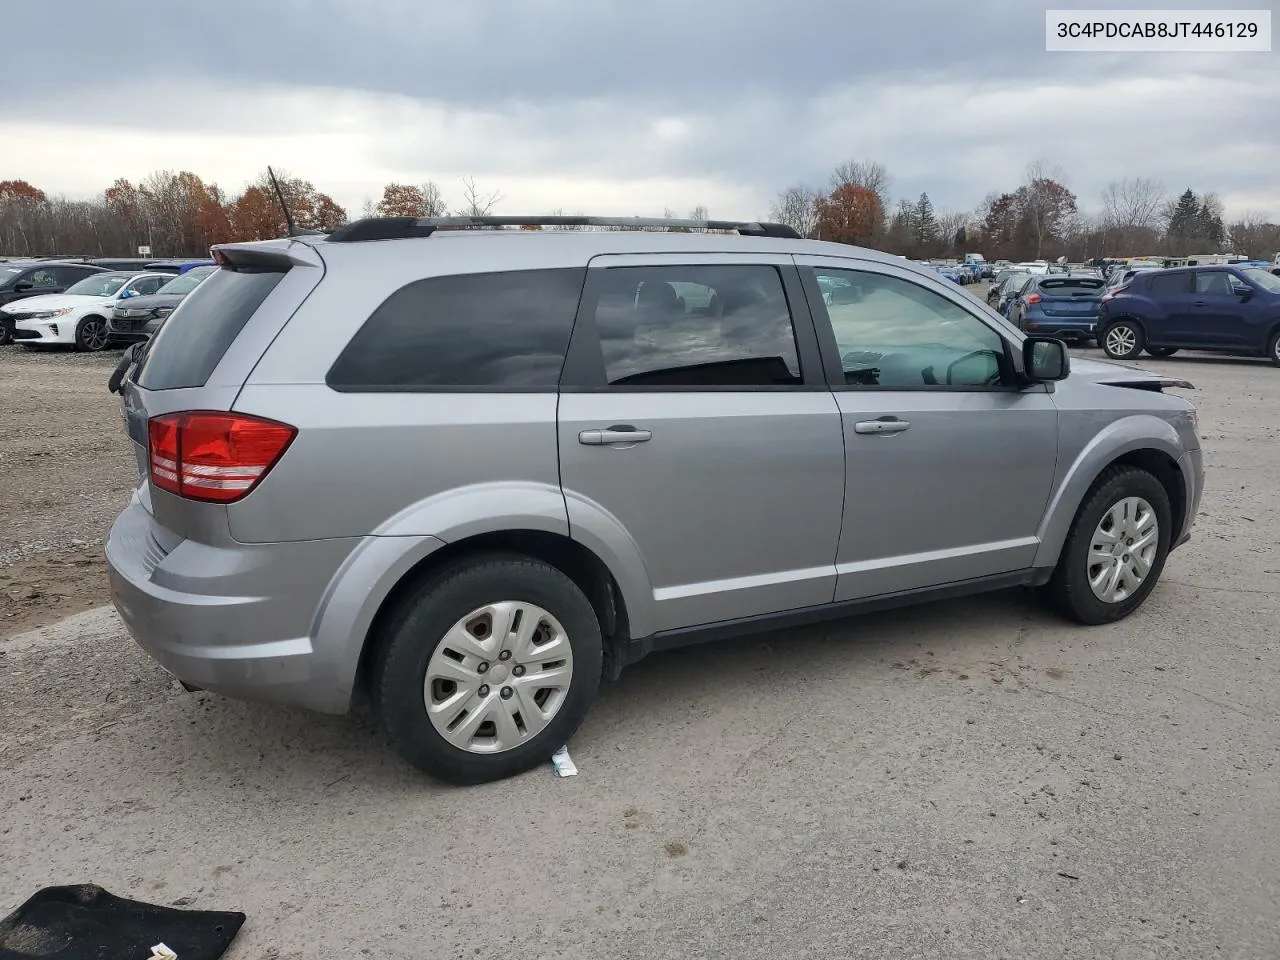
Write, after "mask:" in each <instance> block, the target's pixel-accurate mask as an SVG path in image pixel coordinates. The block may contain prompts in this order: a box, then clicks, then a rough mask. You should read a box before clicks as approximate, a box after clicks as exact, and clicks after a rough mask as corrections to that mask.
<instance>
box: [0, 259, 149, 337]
mask: <svg viewBox="0 0 1280 960" xmlns="http://www.w3.org/2000/svg"><path fill="white" fill-rule="evenodd" d="M172 279H173V274H171V273H95V274H94V275H93V276H91V277H85V278H84V279H83V280H81V281H80V282H79V283H76V284H72V285H71V286H70V287H68V288H67V290H66V292H65V293H54V294H49V295H48V296H43V297H28V298H27V299H25V300H17V301H15V302H13V303H11V304H9V305H8V306H6V307H4V312H5V314H6V316H7V317H8V318H9V319H11V320H13V321H14V331H13V339H14V340H15V341H16V342H17V343H21V344H25V345H26V346H33V347H34V346H55V345H61V346H69V347H75V348H76V349H77V350H95V351H96V350H102V349H103V348H105V347H106V346H107V344H108V343H109V342H110V340H111V337H110V334H109V332H108V330H107V318H108V317H109V316H111V311H112V310H114V309H115V307H116V304H118V303H120V302H121V301H122V300H127V299H129V298H130V297H140V296H144V295H146V294H151V293H155V292H156V291H157V290H159V289H160V288H161V287H162V286H164V284H166V283H167V282H168V281H170V280H172Z"/></svg>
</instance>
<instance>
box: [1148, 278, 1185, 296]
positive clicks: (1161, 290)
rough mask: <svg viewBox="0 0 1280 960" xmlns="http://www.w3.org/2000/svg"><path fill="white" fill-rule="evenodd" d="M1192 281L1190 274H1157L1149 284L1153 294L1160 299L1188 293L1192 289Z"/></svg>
mask: <svg viewBox="0 0 1280 960" xmlns="http://www.w3.org/2000/svg"><path fill="white" fill-rule="evenodd" d="M1190 280H1191V274H1189V273H1157V274H1153V275H1152V277H1151V278H1150V279H1149V280H1148V281H1147V283H1149V284H1150V285H1151V292H1152V294H1154V295H1155V296H1157V297H1159V296H1172V295H1173V294H1177V293H1187V292H1188V291H1189V290H1190V289H1191V283H1190Z"/></svg>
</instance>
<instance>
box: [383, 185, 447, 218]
mask: <svg viewBox="0 0 1280 960" xmlns="http://www.w3.org/2000/svg"><path fill="white" fill-rule="evenodd" d="M447 212H448V208H447V207H446V206H445V202H444V197H443V195H442V194H441V193H440V187H439V186H437V185H436V184H435V183H433V182H432V181H430V180H428V181H427V182H426V183H424V184H422V185H418V184H412V183H388V184H387V185H386V186H385V187H383V188H382V199H381V200H380V201H379V202H378V204H377V205H376V206H374V207H373V208H372V210H371V211H370V213H369V214H368V215H370V216H376V217H443V216H444V215H445V214H446V213H447Z"/></svg>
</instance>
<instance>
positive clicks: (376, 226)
mask: <svg viewBox="0 0 1280 960" xmlns="http://www.w3.org/2000/svg"><path fill="white" fill-rule="evenodd" d="M534 226H536V227H622V228H629V229H632V230H637V229H638V230H667V231H670V230H733V231H736V232H737V233H740V234H742V235H743V236H747V237H778V238H784V239H788V240H799V239H800V234H798V233H796V231H795V230H793V229H792V228H791V227H789V226H787V225H786V224H785V223H766V222H763V221H754V220H752V221H741V220H668V219H663V218H659V217H539V216H533V217H514V216H513V217H489V216H486V217H428V218H418V217H366V218H364V219H362V220H355V221H353V222H351V223H349V224H347V225H346V226H345V227H339V228H338V229H337V230H335V231H333V233H331V234H329V236H328V238H327V239H328V241H329V242H330V243H352V242H355V241H359V240H405V239H408V238H410V237H429V236H431V234H433V233H435V232H436V231H437V230H450V229H453V230H458V229H468V228H470V229H476V228H480V229H484V228H492V227H534Z"/></svg>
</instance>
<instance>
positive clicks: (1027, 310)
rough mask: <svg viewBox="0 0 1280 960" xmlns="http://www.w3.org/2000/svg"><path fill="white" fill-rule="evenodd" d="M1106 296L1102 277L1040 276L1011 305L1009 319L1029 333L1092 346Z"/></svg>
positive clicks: (1028, 283) (1032, 280)
mask: <svg viewBox="0 0 1280 960" xmlns="http://www.w3.org/2000/svg"><path fill="white" fill-rule="evenodd" d="M1104 292H1105V288H1104V287H1103V283H1102V278H1101V277H1086V276H1076V275H1072V274H1049V275H1047V276H1037V277H1033V278H1032V279H1030V280H1029V281H1027V283H1026V284H1024V285H1023V287H1022V289H1021V290H1020V291H1019V292H1018V295H1017V296H1016V297H1014V298H1013V299H1012V300H1011V301H1010V303H1009V306H1008V312H1007V315H1008V317H1009V321H1010V322H1011V323H1013V324H1015V325H1016V326H1017V327H1018V329H1019V330H1025V331H1026V332H1027V333H1035V334H1040V335H1043V336H1049V337H1060V338H1062V339H1064V340H1073V341H1076V342H1082V343H1088V342H1090V341H1092V340H1093V339H1094V335H1095V329H1094V328H1095V327H1096V326H1097V323H1098V306H1099V304H1100V303H1101V302H1102V294H1103V293H1104Z"/></svg>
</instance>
